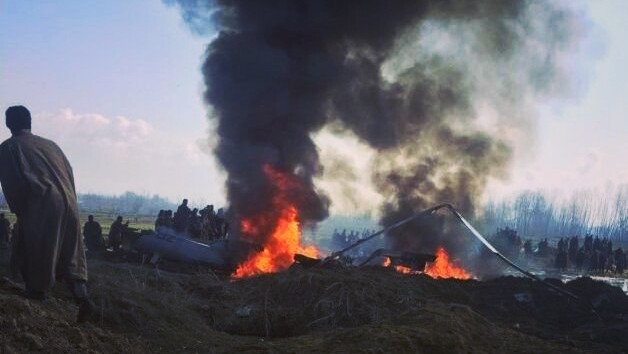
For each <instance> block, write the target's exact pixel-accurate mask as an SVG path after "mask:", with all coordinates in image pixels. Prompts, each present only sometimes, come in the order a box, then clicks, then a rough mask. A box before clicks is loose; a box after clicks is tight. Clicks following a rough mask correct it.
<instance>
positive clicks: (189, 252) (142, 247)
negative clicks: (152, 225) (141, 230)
mask: <svg viewBox="0 0 628 354" xmlns="http://www.w3.org/2000/svg"><path fill="white" fill-rule="evenodd" d="M131 249H134V250H136V251H138V252H139V253H142V254H150V255H152V259H151V263H156V262H157V261H158V260H159V259H161V258H163V259H168V260H172V261H178V262H186V263H198V264H205V265H208V266H210V267H212V268H214V269H220V270H225V271H232V270H233V269H235V267H236V266H237V265H238V264H239V263H240V262H242V261H243V260H244V259H246V257H247V256H248V254H249V253H251V252H252V251H254V250H256V249H259V247H258V246H256V245H254V244H251V243H248V242H244V241H238V240H228V239H220V240H215V241H212V242H210V243H208V244H204V243H200V242H196V241H194V240H191V239H189V238H186V237H184V236H182V235H181V234H179V233H177V232H176V231H175V230H172V229H170V228H167V227H160V228H158V229H157V230H156V231H155V232H153V233H147V234H142V235H140V236H137V237H136V238H135V240H133V241H132V242H131Z"/></svg>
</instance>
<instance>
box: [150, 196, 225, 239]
mask: <svg viewBox="0 0 628 354" xmlns="http://www.w3.org/2000/svg"><path fill="white" fill-rule="evenodd" d="M162 227H167V228H171V229H173V230H175V231H177V232H178V233H185V234H188V235H190V237H192V238H195V239H204V240H212V239H220V238H226V237H227V234H228V233H229V223H228V222H227V220H226V219H225V215H224V211H223V209H222V208H220V209H218V210H217V211H214V206H213V205H207V206H206V207H205V208H203V209H201V210H198V209H197V208H194V209H190V208H189V207H188V200H187V199H183V202H182V203H181V205H179V207H178V208H177V211H176V212H174V213H173V212H172V210H160V211H159V214H158V215H157V220H156V221H155V230H158V229H159V228H162Z"/></svg>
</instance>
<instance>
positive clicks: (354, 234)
mask: <svg viewBox="0 0 628 354" xmlns="http://www.w3.org/2000/svg"><path fill="white" fill-rule="evenodd" d="M373 233H375V231H374V230H369V229H363V230H362V231H358V230H349V232H347V229H343V230H342V231H338V229H334V233H333V234H332V238H331V242H332V245H331V246H332V248H333V249H344V248H345V247H347V246H349V245H352V244H354V243H356V242H358V241H359V240H361V239H363V238H365V237H367V236H369V235H372V234H373ZM361 251H363V249H362V248H357V249H354V250H352V252H361ZM353 255H356V254H353Z"/></svg>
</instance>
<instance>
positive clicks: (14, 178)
mask: <svg viewBox="0 0 628 354" xmlns="http://www.w3.org/2000/svg"><path fill="white" fill-rule="evenodd" d="M6 125H7V127H8V128H9V129H10V130H11V135H12V136H11V138H9V139H7V140H6V141H4V142H3V143H2V145H0V182H1V184H2V190H3V192H4V196H5V198H6V201H7V203H8V204H9V207H10V208H11V211H12V212H14V213H15V215H16V216H17V219H18V223H19V229H18V230H19V231H18V234H17V236H16V238H15V239H14V240H13V247H12V252H11V253H12V254H11V258H12V260H11V264H12V266H14V267H16V268H17V269H19V271H20V273H21V276H22V278H23V280H24V283H25V285H26V291H25V293H24V295H25V296H26V297H28V298H32V299H38V300H43V299H45V297H46V292H47V291H48V290H49V289H50V288H51V287H52V286H53V285H54V283H55V280H56V279H57V278H61V279H66V280H67V281H68V283H69V284H70V288H71V290H72V293H73V295H74V297H75V298H76V300H77V302H78V303H79V305H80V308H79V316H78V320H79V321H84V320H87V319H88V317H89V316H90V315H91V314H92V313H93V311H94V304H93V303H92V302H91V301H90V300H89V297H88V294H87V287H86V285H85V282H86V281H87V264H86V260H85V250H84V246H83V240H82V237H81V226H80V221H79V215H78V203H77V199H76V191H75V187H74V175H73V173H72V167H71V166H70V163H69V162H68V159H67V158H66V157H65V155H64V154H63V151H61V149H60V148H59V147H58V146H57V145H56V144H55V143H54V142H52V141H50V140H47V139H44V138H42V137H39V136H37V135H34V134H32V133H31V114H30V112H29V111H28V109H26V108H25V107H23V106H13V107H9V109H7V110H6Z"/></svg>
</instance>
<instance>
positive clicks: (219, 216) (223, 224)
mask: <svg viewBox="0 0 628 354" xmlns="http://www.w3.org/2000/svg"><path fill="white" fill-rule="evenodd" d="M216 228H217V229H218V237H219V238H227V235H228V234H229V222H227V219H225V212H224V210H223V209H222V208H220V209H218V212H216Z"/></svg>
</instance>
